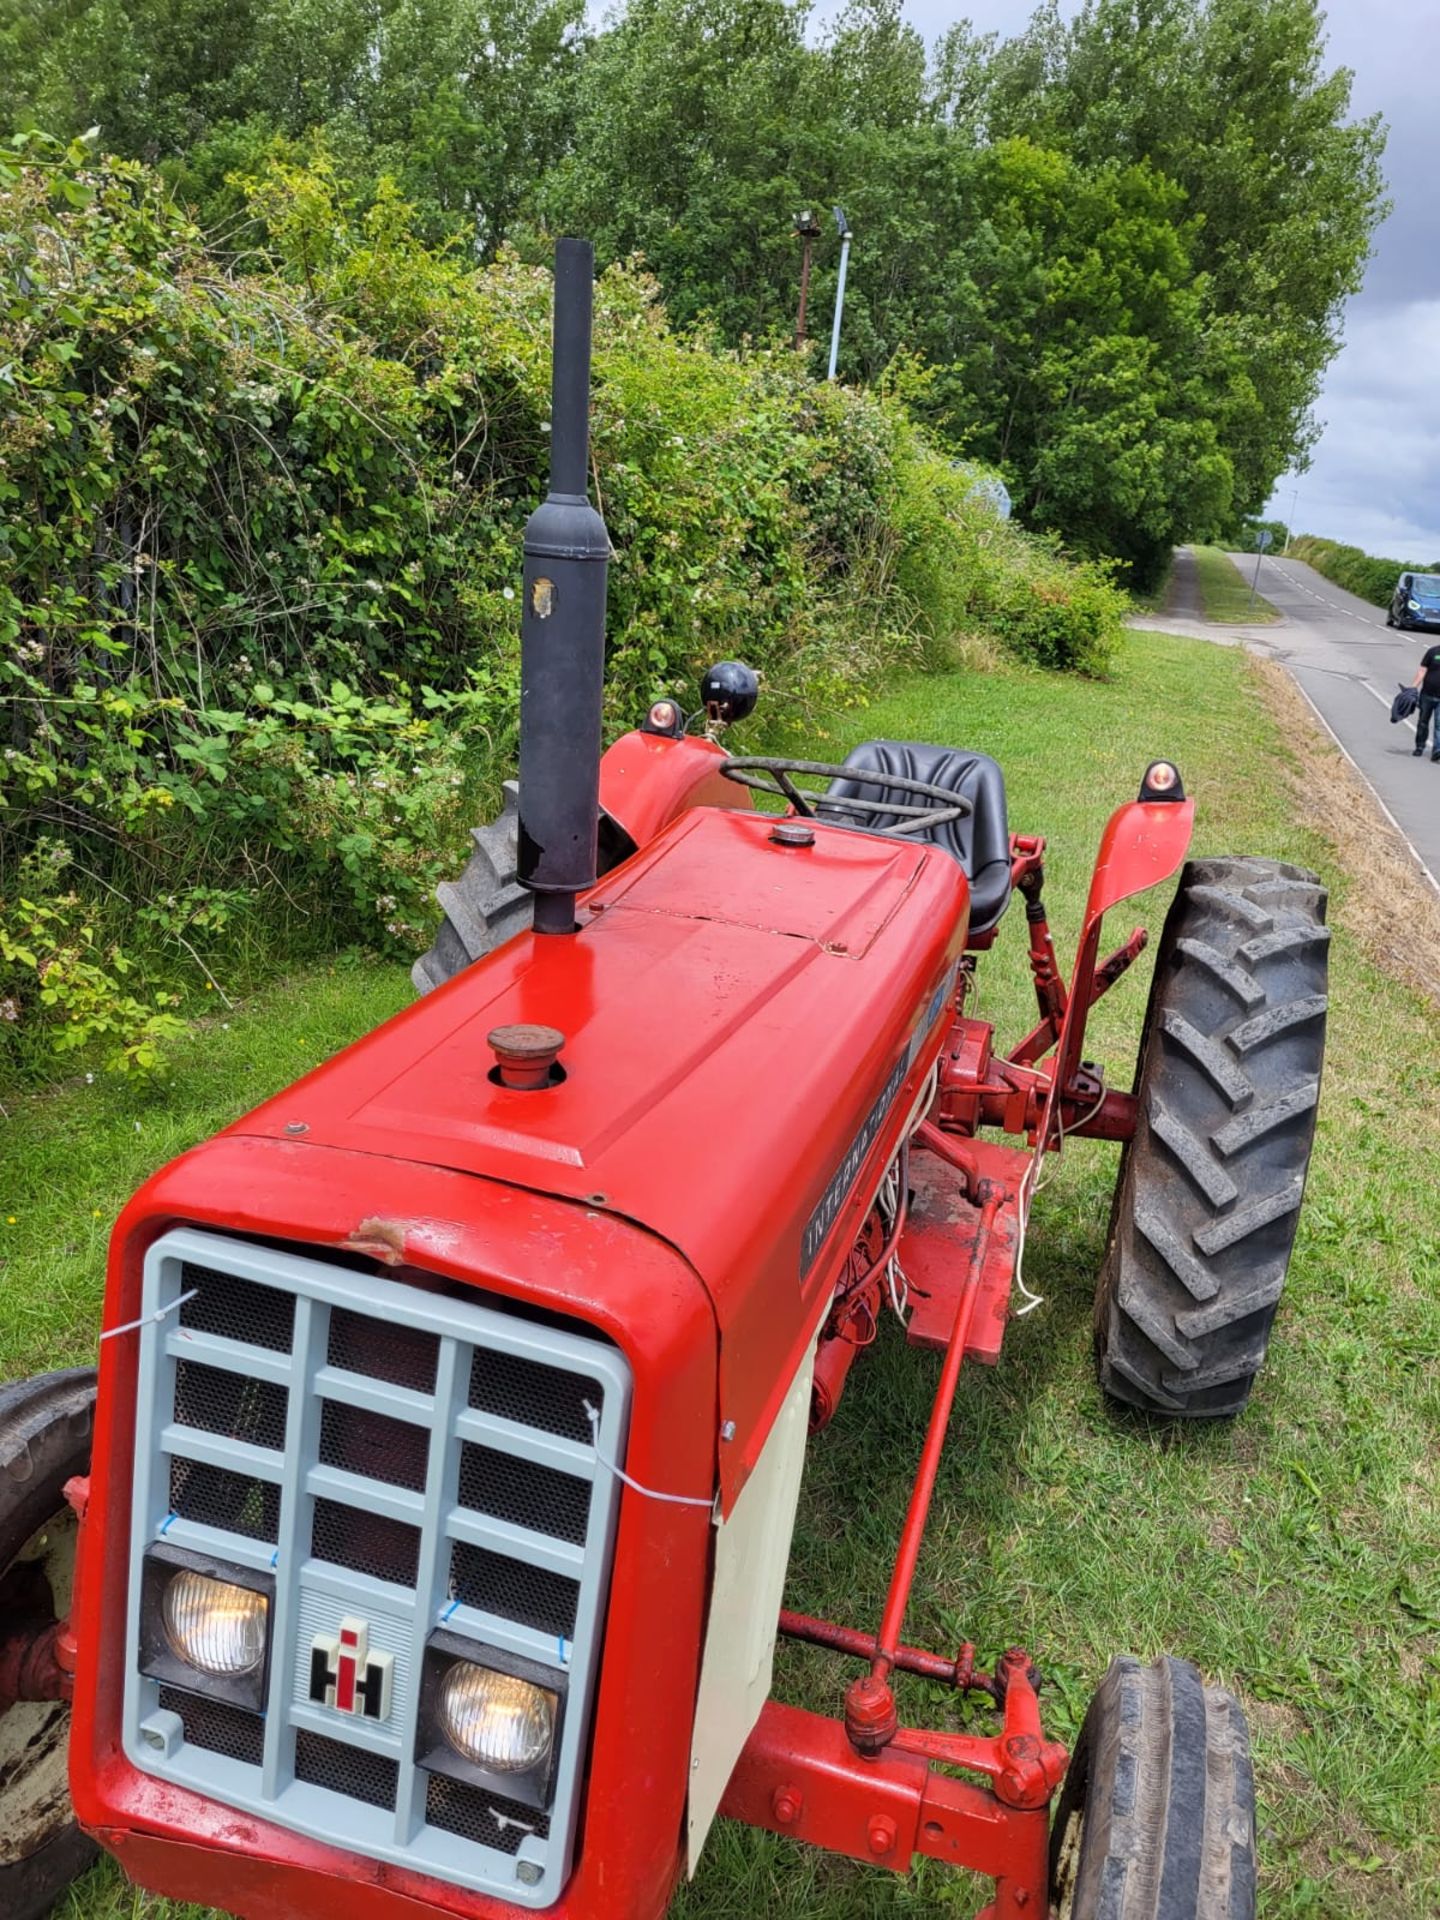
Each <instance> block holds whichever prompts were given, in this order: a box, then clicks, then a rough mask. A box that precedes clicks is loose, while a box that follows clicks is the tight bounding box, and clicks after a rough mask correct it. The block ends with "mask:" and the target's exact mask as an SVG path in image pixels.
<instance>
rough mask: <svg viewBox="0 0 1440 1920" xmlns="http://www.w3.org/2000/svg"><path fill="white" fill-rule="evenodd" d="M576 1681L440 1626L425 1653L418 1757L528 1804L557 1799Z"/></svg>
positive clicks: (429, 1765) (430, 1769) (542, 1805)
mask: <svg viewBox="0 0 1440 1920" xmlns="http://www.w3.org/2000/svg"><path fill="white" fill-rule="evenodd" d="M569 1679H570V1676H569V1675H568V1674H567V1673H566V1672H565V1670H564V1669H563V1668H561V1667H552V1666H550V1665H548V1664H545V1665H542V1664H541V1663H540V1662H539V1661H536V1660H526V1659H524V1658H522V1656H521V1655H519V1654H517V1653H511V1652H509V1651H508V1650H506V1649H502V1648H500V1647H492V1646H487V1645H484V1644H482V1643H480V1642H479V1641H476V1640H472V1639H470V1638H468V1637H467V1636H465V1635H463V1634H458V1633H451V1632H448V1631H446V1629H445V1628H443V1627H442V1628H440V1629H439V1630H438V1631H437V1632H435V1633H432V1634H431V1636H430V1641H429V1644H428V1645H427V1647H426V1648H425V1662H424V1666H423V1668H422V1670H421V1682H420V1712H419V1715H418V1717H417V1720H416V1726H415V1758H416V1761H417V1762H418V1763H419V1765H420V1766H422V1767H424V1768H425V1769H426V1771H427V1772H429V1773H444V1774H448V1775H449V1776H450V1778H451V1779H452V1780H464V1781H467V1782H469V1784H470V1785H471V1786H479V1787H485V1788H488V1789H489V1790H490V1791H491V1792H492V1793H499V1794H502V1795H503V1796H504V1797H505V1799H507V1800H517V1801H519V1802H520V1804H521V1805H522V1806H527V1807H540V1808H542V1809H543V1808H545V1807H548V1806H549V1805H550V1802H551V1785H552V1782H553V1780H554V1775H555V1763H556V1758H557V1756H558V1754H559V1752H560V1748H561V1746H562V1744H563V1735H564V1726H565V1700H566V1696H567V1694H568V1692H569Z"/></svg>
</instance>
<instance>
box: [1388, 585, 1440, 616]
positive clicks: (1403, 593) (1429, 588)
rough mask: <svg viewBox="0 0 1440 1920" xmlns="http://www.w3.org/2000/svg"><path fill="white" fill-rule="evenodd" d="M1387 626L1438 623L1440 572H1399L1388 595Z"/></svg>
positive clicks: (1439, 612)
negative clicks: (1392, 590) (1393, 588)
mask: <svg viewBox="0 0 1440 1920" xmlns="http://www.w3.org/2000/svg"><path fill="white" fill-rule="evenodd" d="M1385 624H1386V626H1387V627H1440V573H1402V574H1401V576H1400V578H1399V579H1398V580H1397V581H1396V582H1395V591H1394V593H1392V594H1391V596H1390V611H1389V612H1388V613H1387V614H1386V616H1385Z"/></svg>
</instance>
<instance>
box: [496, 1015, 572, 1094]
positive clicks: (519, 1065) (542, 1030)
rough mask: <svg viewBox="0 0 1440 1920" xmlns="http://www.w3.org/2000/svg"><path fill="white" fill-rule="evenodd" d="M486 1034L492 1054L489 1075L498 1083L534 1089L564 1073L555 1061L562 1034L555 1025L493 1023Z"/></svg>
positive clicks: (558, 1053)
mask: <svg viewBox="0 0 1440 1920" xmlns="http://www.w3.org/2000/svg"><path fill="white" fill-rule="evenodd" d="M486 1038H487V1040H488V1042H489V1045H490V1047H491V1048H492V1049H493V1051H494V1054H495V1066H494V1068H493V1070H492V1071H491V1074H490V1078H491V1079H492V1080H494V1081H496V1082H497V1083H498V1084H499V1085H500V1086H502V1087H513V1088H515V1089H516V1091H517V1092H523V1093H533V1092H535V1091H536V1090H537V1089H539V1088H540V1087H548V1086H551V1085H553V1083H554V1082H555V1080H556V1079H558V1078H562V1077H563V1075H562V1074H561V1072H560V1069H559V1067H558V1066H557V1064H556V1063H557V1061H558V1060H559V1058H560V1049H561V1048H562V1047H563V1046H564V1044H565V1036H564V1034H563V1033H561V1031H560V1029H559V1028H558V1027H535V1026H515V1027H492V1028H491V1029H490V1032H489V1034H488V1035H487V1036H486Z"/></svg>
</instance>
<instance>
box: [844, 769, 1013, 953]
mask: <svg viewBox="0 0 1440 1920" xmlns="http://www.w3.org/2000/svg"><path fill="white" fill-rule="evenodd" d="M844 764H845V765H846V766H847V767H853V768H854V769H855V776H854V777H851V776H848V775H847V776H846V777H845V778H843V779H838V780H832V781H831V782H830V786H829V792H830V793H832V794H836V795H842V796H844V797H846V798H851V799H864V800H880V801H889V802H890V804H891V805H897V804H900V803H908V804H910V805H911V806H913V805H914V804H915V795H914V794H913V793H906V792H904V791H903V789H896V788H887V787H886V785H885V781H884V778H883V776H884V775H885V774H887V773H893V774H899V775H900V777H901V778H902V779H907V780H925V781H928V782H929V783H930V785H931V786H936V787H945V788H948V790H949V791H950V792H951V793H954V794H957V795H959V796H960V797H961V798H962V799H965V800H968V801H969V802H970V812H969V813H968V814H966V815H965V816H964V818H963V819H960V820H944V821H942V822H941V823H940V825H939V826H937V827H919V828H916V829H914V831H912V832H911V833H909V834H907V835H906V838H907V839H910V840H923V841H928V842H929V843H930V845H932V846H936V847H943V848H944V849H945V851H946V853H949V854H953V855H954V857H955V859H957V860H958V861H959V862H960V865H961V866H962V867H963V868H964V869H965V873H966V877H967V878H968V879H969V882H970V932H971V934H972V935H974V934H977V933H988V932H989V931H990V929H991V928H992V927H993V926H994V925H995V923H996V922H997V921H998V920H999V918H1000V916H1001V914H1002V913H1004V911H1005V907H1006V903H1007V902H1008V901H1009V898H1010V826H1009V821H1008V819H1007V817H1006V811H1005V776H1004V774H1003V773H1001V771H1000V769H999V767H998V766H997V765H996V763H995V762H994V761H993V760H992V759H991V758H990V757H989V755H988V754H984V753H967V752H965V750H964V749H963V748H961V747H931V746H927V745H925V744H924V743H923V742H922V741H919V740H866V741H865V742H863V744H862V745H860V746H858V747H856V748H855V750H854V752H853V753H849V754H847V755H846V756H845V762H844ZM862 771H863V772H864V773H866V774H867V775H868V776H869V777H868V778H865V779H861V778H859V777H858V776H859V775H860V774H861V773H862ZM815 812H816V816H817V817H818V818H819V819H821V820H828V821H830V822H831V823H832V824H833V825H837V826H844V825H848V826H853V827H859V828H860V829H862V830H866V829H868V830H869V831H870V832H872V833H876V832H882V833H883V832H884V831H886V829H889V828H894V827H897V826H900V825H902V824H903V822H904V820H905V819H906V816H905V815H904V814H900V813H896V814H892V815H886V814H883V813H872V814H853V813H852V814H846V813H844V812H842V811H841V810H840V809H839V808H838V807H837V808H836V809H834V810H833V811H831V810H829V809H827V807H826V805H825V802H824V800H823V799H822V800H819V801H817V802H816V806H815Z"/></svg>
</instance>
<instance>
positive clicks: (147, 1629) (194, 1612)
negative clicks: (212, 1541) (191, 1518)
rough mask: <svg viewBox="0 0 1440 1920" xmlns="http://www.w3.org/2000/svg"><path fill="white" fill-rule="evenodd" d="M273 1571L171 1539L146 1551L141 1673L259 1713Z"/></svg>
mask: <svg viewBox="0 0 1440 1920" xmlns="http://www.w3.org/2000/svg"><path fill="white" fill-rule="evenodd" d="M273 1594H274V1581H273V1579H272V1577H271V1576H269V1575H268V1574H262V1573H256V1572H254V1571H253V1570H252V1569H250V1568H248V1567H237V1566H232V1565H230V1564H229V1563H227V1562H225V1561H223V1560H212V1559H210V1558H209V1556H208V1555H203V1554H198V1553H190V1552H188V1551H187V1550H186V1549H184V1548H182V1547H171V1546H168V1545H166V1544H164V1543H161V1544H160V1545H158V1546H155V1547H152V1548H151V1549H150V1551H149V1553H147V1554H146V1556H145V1569H144V1578H143V1582H142V1587H141V1606H140V1671H141V1672H142V1673H144V1674H147V1675H149V1677H150V1678H151V1679H153V1680H163V1681H165V1682H166V1684H167V1685H170V1686H176V1687H186V1688H188V1689H189V1690H190V1692H192V1693H204V1694H208V1695H209V1696H211V1697H212V1698H214V1699H217V1700H227V1701H229V1702H231V1703H232V1704H233V1705H235V1706H239V1707H248V1708H250V1709H252V1710H253V1711H258V1710H259V1708H260V1706H261V1704H262V1702H263V1699H264V1689H265V1670H266V1667H267V1665H268V1664H269V1655H270V1606H271V1599H272V1597H273Z"/></svg>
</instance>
